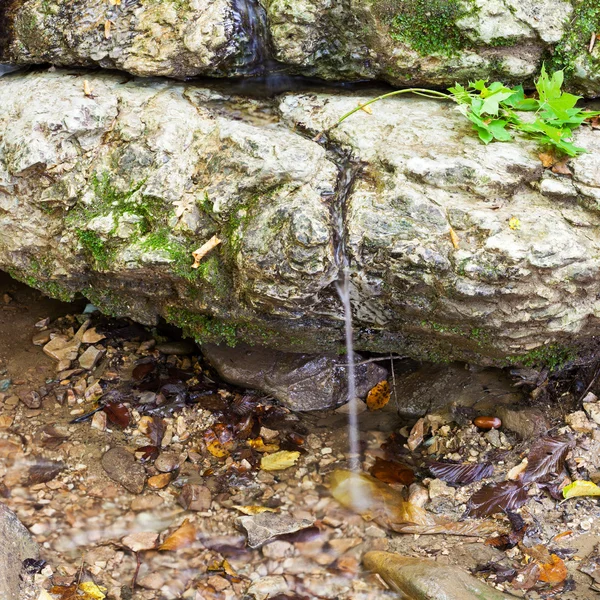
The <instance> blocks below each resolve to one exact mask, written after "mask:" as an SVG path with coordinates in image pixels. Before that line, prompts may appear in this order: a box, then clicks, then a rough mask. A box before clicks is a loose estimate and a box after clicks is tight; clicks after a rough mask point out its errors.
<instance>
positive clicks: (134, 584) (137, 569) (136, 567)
mask: <svg viewBox="0 0 600 600" xmlns="http://www.w3.org/2000/svg"><path fill="white" fill-rule="evenodd" d="M135 562H136V565H135V573H134V574H133V581H132V582H131V593H132V594H133V590H135V586H136V584H137V578H138V573H139V572H140V566H141V565H142V559H141V557H140V553H139V552H136V553H135Z"/></svg>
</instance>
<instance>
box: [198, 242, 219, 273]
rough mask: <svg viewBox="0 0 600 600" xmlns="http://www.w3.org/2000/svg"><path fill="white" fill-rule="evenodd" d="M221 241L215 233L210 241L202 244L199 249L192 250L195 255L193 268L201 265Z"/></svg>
mask: <svg viewBox="0 0 600 600" xmlns="http://www.w3.org/2000/svg"><path fill="white" fill-rule="evenodd" d="M220 243H221V240H220V239H219V238H218V237H217V236H216V235H213V236H212V237H211V238H210V240H208V242H206V243H205V244H202V246H200V248H198V250H196V251H194V252H192V256H193V257H194V264H193V265H192V269H197V268H198V267H199V266H200V261H201V260H202V259H203V258H204V257H205V256H206V255H207V254H208V253H209V252H210V251H211V250H213V249H214V248H216V247H217V246H218V245H219V244H220Z"/></svg>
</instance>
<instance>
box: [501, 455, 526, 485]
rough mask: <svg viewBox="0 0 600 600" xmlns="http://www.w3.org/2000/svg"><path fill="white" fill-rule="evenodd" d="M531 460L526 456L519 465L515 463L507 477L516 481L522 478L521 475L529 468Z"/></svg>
mask: <svg viewBox="0 0 600 600" xmlns="http://www.w3.org/2000/svg"><path fill="white" fill-rule="evenodd" d="M528 463H529V461H528V460H527V459H526V458H524V459H523V460H522V461H521V462H520V463H519V464H518V465H515V466H514V467H513V468H512V469H511V470H510V471H509V472H508V473H507V474H506V479H509V480H510V481H516V480H517V479H521V475H522V474H523V471H525V469H526V468H527V464H528Z"/></svg>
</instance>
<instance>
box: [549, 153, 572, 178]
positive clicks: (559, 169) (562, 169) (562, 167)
mask: <svg viewBox="0 0 600 600" xmlns="http://www.w3.org/2000/svg"><path fill="white" fill-rule="evenodd" d="M568 161H569V157H567V158H563V159H562V160H561V161H560V162H557V163H556V164H555V165H553V167H552V172H553V173H556V174H557V175H573V171H571V169H569V167H568V165H567V162H568Z"/></svg>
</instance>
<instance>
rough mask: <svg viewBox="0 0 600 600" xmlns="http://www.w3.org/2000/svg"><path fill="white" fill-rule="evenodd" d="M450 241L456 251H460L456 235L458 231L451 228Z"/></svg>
mask: <svg viewBox="0 0 600 600" xmlns="http://www.w3.org/2000/svg"><path fill="white" fill-rule="evenodd" d="M450 241H451V242H452V245H453V246H454V249H455V250H458V249H459V248H460V244H459V239H458V235H456V231H454V229H452V227H450Z"/></svg>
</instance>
